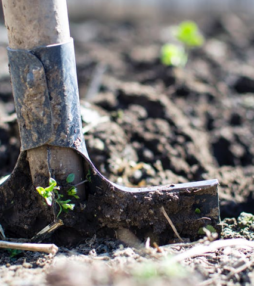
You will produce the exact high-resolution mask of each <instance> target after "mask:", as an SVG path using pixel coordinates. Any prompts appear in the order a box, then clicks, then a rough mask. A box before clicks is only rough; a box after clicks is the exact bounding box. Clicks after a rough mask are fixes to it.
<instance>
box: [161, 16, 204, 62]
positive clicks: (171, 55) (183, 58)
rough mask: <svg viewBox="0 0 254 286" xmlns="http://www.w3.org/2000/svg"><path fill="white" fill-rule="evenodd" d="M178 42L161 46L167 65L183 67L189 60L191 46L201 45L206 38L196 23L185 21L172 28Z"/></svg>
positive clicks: (163, 59)
mask: <svg viewBox="0 0 254 286" xmlns="http://www.w3.org/2000/svg"><path fill="white" fill-rule="evenodd" d="M172 32H173V36H174V38H175V40H176V41H177V42H179V44H178V45H176V44H170V43H168V44H165V45H163V46H162V48H161V62H162V64H163V65H165V66H174V67H183V66H185V64H186V63H187V60H188V51H189V49H190V48H196V47H200V46H202V45H203V43H204V38H203V36H202V34H201V33H200V31H199V29H198V26H197V24H196V23H194V22H192V21H185V22H182V23H180V24H179V25H178V26H176V27H174V28H173V29H172Z"/></svg>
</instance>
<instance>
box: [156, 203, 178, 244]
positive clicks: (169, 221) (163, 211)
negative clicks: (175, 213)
mask: <svg viewBox="0 0 254 286" xmlns="http://www.w3.org/2000/svg"><path fill="white" fill-rule="evenodd" d="M160 210H161V212H162V213H163V215H164V216H165V218H166V220H167V221H168V223H169V224H170V226H171V227H172V229H173V231H174V233H175V235H176V236H177V237H178V238H179V239H180V241H182V242H183V239H182V238H181V236H180V235H179V233H178V231H177V229H176V228H175V226H174V224H173V222H172V220H171V219H170V218H169V216H168V214H167V213H166V211H165V209H164V207H161V208H160Z"/></svg>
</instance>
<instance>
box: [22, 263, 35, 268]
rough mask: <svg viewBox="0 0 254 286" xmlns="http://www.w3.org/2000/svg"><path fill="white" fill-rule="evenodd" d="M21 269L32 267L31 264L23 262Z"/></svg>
mask: <svg viewBox="0 0 254 286" xmlns="http://www.w3.org/2000/svg"><path fill="white" fill-rule="evenodd" d="M23 267H24V268H32V267H33V265H32V264H31V263H28V262H24V263H23Z"/></svg>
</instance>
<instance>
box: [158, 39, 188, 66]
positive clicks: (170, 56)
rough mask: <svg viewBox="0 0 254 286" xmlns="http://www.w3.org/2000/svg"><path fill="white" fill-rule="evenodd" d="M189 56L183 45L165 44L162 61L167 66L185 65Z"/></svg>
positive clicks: (162, 50) (162, 49)
mask: <svg viewBox="0 0 254 286" xmlns="http://www.w3.org/2000/svg"><path fill="white" fill-rule="evenodd" d="M187 59H188V56H187V54H186V52H185V50H184V48H183V47H181V46H177V45H173V44H165V45H163V47H162V48H161V62H162V63H163V64H164V65H166V66H175V67H179V66H181V67H182V66H185V64H186V62H187Z"/></svg>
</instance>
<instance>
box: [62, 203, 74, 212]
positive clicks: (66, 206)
mask: <svg viewBox="0 0 254 286" xmlns="http://www.w3.org/2000/svg"><path fill="white" fill-rule="evenodd" d="M62 207H63V209H64V211H67V210H72V211H73V209H74V207H75V204H62Z"/></svg>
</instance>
